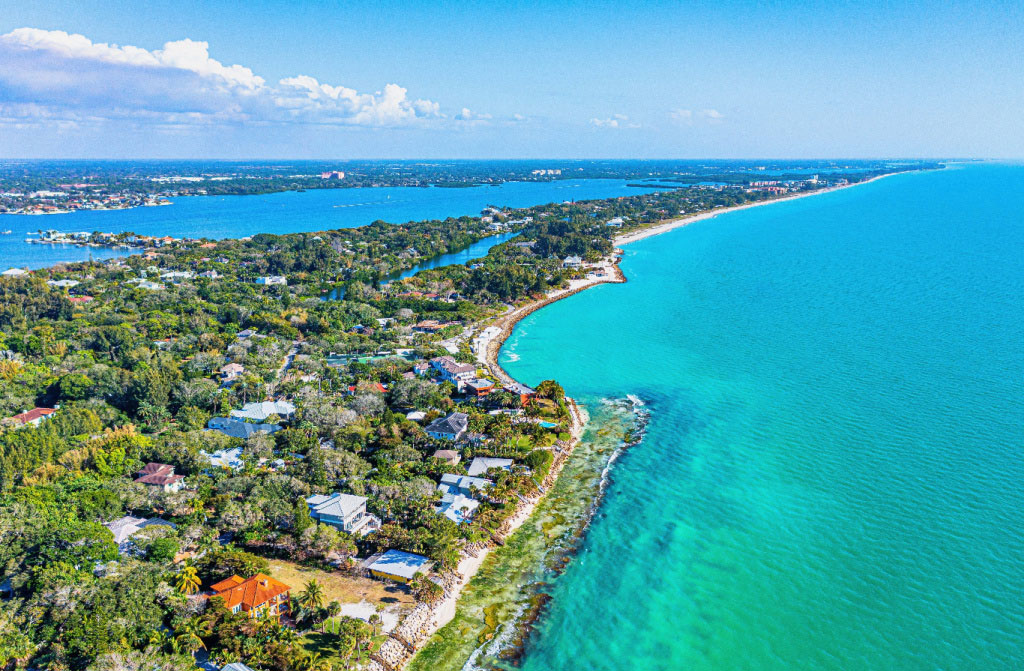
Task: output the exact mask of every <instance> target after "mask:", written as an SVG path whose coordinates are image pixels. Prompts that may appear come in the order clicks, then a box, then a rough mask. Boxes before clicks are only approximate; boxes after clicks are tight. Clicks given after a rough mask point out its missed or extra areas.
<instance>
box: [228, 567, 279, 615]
mask: <svg viewBox="0 0 1024 671" xmlns="http://www.w3.org/2000/svg"><path fill="white" fill-rule="evenodd" d="M291 589H292V588H291V587H289V586H288V585H286V584H284V583H283V582H281V581H280V580H275V579H273V578H271V577H270V576H268V575H264V574H263V573H257V574H256V575H254V576H253V577H251V578H248V579H245V578H242V577H241V576H237V575H233V576H231V577H230V578H228V579H227V580H221V581H220V582H218V583H215V584H213V585H211V586H210V591H211V592H212V593H213V594H212V595H211V596H215V597H220V598H222V599H224V607H225V608H227V609H228V610H230V611H231V612H232V613H246V614H248V615H249V617H251V618H263V617H271V618H274V619H275V620H276V619H279V618H280V617H281V616H282V615H287V614H288V613H289V612H291V601H290V599H289V595H290V592H291Z"/></svg>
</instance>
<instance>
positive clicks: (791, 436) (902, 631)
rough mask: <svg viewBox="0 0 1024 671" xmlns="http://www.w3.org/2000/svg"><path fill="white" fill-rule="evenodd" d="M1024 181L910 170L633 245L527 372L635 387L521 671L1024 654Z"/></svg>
mask: <svg viewBox="0 0 1024 671" xmlns="http://www.w3.org/2000/svg"><path fill="white" fill-rule="evenodd" d="M1022 202H1024V167H1021V166H1007V165H975V166H970V167H952V168H950V169H947V170H944V171H940V172H932V173H921V174H910V175H901V176H894V177H890V178H886V179H883V180H880V181H878V182H875V183H872V184H868V185H862V186H857V187H854V188H851V189H846V190H843V191H840V192H835V193H831V194H825V195H819V196H814V197H810V198H805V199H801V200H796V201H791V202H785V203H778V204H772V205H768V206H765V207H760V208H754V209H751V210H747V211H744V212H737V213H731V214H728V215H723V216H720V217H718V218H716V219H712V220H708V221H704V222H700V223H698V224H694V225H692V226H690V227H687V228H684V229H679V230H676V231H674V232H672V233H669V234H666V235H662V236H658V237H655V238H650V239H648V240H645V241H641V242H638V243H635V244H633V245H629V246H627V247H626V255H625V258H624V261H623V265H622V267H623V270H624V272H625V274H626V275H627V277H628V278H629V282H628V283H627V284H624V285H605V286H602V287H598V288H595V289H592V290H588V291H586V292H583V293H581V294H578V295H576V296H574V297H572V298H570V299H567V300H564V301H561V302H558V303H556V304H554V305H552V306H550V307H547V308H545V309H543V310H541V311H539V312H537V313H535V314H533V315H531V316H530V317H529V318H527V319H526V320H525V321H523V322H522V323H521V324H520V326H519V328H517V329H516V331H515V333H514V334H513V336H512V337H511V338H510V339H509V341H508V342H507V344H506V346H505V348H504V349H503V353H502V359H503V361H504V362H505V364H506V366H507V368H508V370H509V371H510V372H511V373H512V374H513V375H515V376H516V377H518V378H519V379H522V380H523V381H525V382H527V383H537V382H538V381H539V380H541V379H546V378H550V377H555V378H556V379H558V380H560V381H561V382H562V383H563V384H564V385H565V386H566V388H567V391H568V392H569V393H570V394H573V395H575V396H577V397H579V398H582V399H584V400H585V401H586V402H588V403H595V402H596V400H597V399H599V398H602V397H619V396H622V395H624V394H636V395H638V396H639V397H641V398H642V399H643V400H645V401H646V402H647V404H648V407H649V409H650V410H651V422H650V425H649V432H648V434H647V436H646V438H645V439H644V441H643V442H642V443H641V444H640V445H638V446H636V447H634V448H633V449H632V450H630V451H629V452H627V453H625V454H624V455H623V456H622V457H621V458H620V459H619V460H618V461H617V462H616V463H615V465H614V466H613V468H612V471H611V478H612V484H611V486H610V488H609V490H608V492H607V496H606V498H605V499H604V501H603V503H602V507H601V509H600V511H599V514H598V516H597V517H596V519H595V520H594V522H593V524H592V526H591V527H590V529H589V532H588V534H587V537H586V539H585V540H584V543H583V547H582V550H581V552H580V554H579V556H578V557H577V559H576V560H575V561H574V562H573V563H572V564H571V565H570V566H569V568H568V569H567V571H566V572H565V573H564V574H563V575H562V576H561V577H560V578H559V579H558V580H557V581H556V582H555V584H554V585H552V586H549V588H548V589H549V591H551V593H552V594H553V600H552V602H551V604H550V607H549V610H548V611H547V613H546V614H545V616H544V617H543V618H542V619H541V621H540V622H539V625H538V628H537V630H536V632H535V635H534V636H533V638H532V639H531V641H530V644H529V648H528V653H527V655H526V658H525V661H524V664H523V668H524V669H526V670H528V671H540V670H544V671H555V670H562V669H565V670H569V669H590V670H604V669H608V670H611V669H637V670H644V669H688V670H693V671H703V670H708V671H711V670H714V671H732V670H736V671H739V670H743V671H749V670H755V671H774V670H779V671H782V670H786V671H793V670H804V669H806V670H814V671H819V670H823V669H829V670H831V669H835V670H852V669H857V670H860V669H886V670H925V669H928V670H932V669H934V670H939V669H941V670H945V671H952V670H961V669H963V670H968V669H984V670H997V669H998V670H1001V669H1006V670H1009V669H1020V668H1022V665H1024V598H1022V597H1024V486H1022V483H1024V210H1022V207H1021V203H1022Z"/></svg>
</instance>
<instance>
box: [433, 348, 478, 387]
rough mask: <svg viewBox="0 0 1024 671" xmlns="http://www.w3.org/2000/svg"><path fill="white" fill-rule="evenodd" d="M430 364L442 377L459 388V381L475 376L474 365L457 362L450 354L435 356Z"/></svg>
mask: <svg viewBox="0 0 1024 671" xmlns="http://www.w3.org/2000/svg"><path fill="white" fill-rule="evenodd" d="M430 365H431V366H432V367H433V368H434V370H436V371H437V372H438V373H439V374H440V375H441V378H442V379H444V380H447V381H448V382H452V383H454V384H455V385H457V386H459V387H460V388H461V385H460V383H462V382H466V381H468V380H472V379H473V378H475V377H476V366H474V365H473V364H469V363H459V362H457V361H456V360H455V359H453V358H452V357H450V356H439V357H435V358H433V359H431V360H430Z"/></svg>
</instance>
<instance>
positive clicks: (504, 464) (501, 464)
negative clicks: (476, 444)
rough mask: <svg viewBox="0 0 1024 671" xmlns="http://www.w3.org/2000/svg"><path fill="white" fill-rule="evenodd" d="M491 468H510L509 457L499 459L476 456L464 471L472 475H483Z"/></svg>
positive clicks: (505, 469) (506, 469)
mask: <svg viewBox="0 0 1024 671" xmlns="http://www.w3.org/2000/svg"><path fill="white" fill-rule="evenodd" d="M492 468H500V469H501V470H503V471H508V470H511V468H512V460H511V459H499V458H497V457H477V458H475V459H473V461H472V463H470V465H469V468H468V469H466V472H467V473H469V474H470V475H472V476H478V475H484V474H486V473H487V471H489V470H491V469H492Z"/></svg>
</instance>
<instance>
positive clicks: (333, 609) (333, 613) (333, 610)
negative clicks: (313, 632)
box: [320, 601, 341, 634]
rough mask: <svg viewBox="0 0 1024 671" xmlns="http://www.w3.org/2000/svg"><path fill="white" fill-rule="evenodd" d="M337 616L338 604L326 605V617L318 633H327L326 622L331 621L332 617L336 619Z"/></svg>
mask: <svg viewBox="0 0 1024 671" xmlns="http://www.w3.org/2000/svg"><path fill="white" fill-rule="evenodd" d="M339 615H341V604H340V603H338V602H337V601H332V602H330V603H329V604H327V617H325V618H324V621H323V629H321V630H320V633H321V634H323V633H326V632H327V620H329V619H331V618H332V617H338V616H339Z"/></svg>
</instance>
